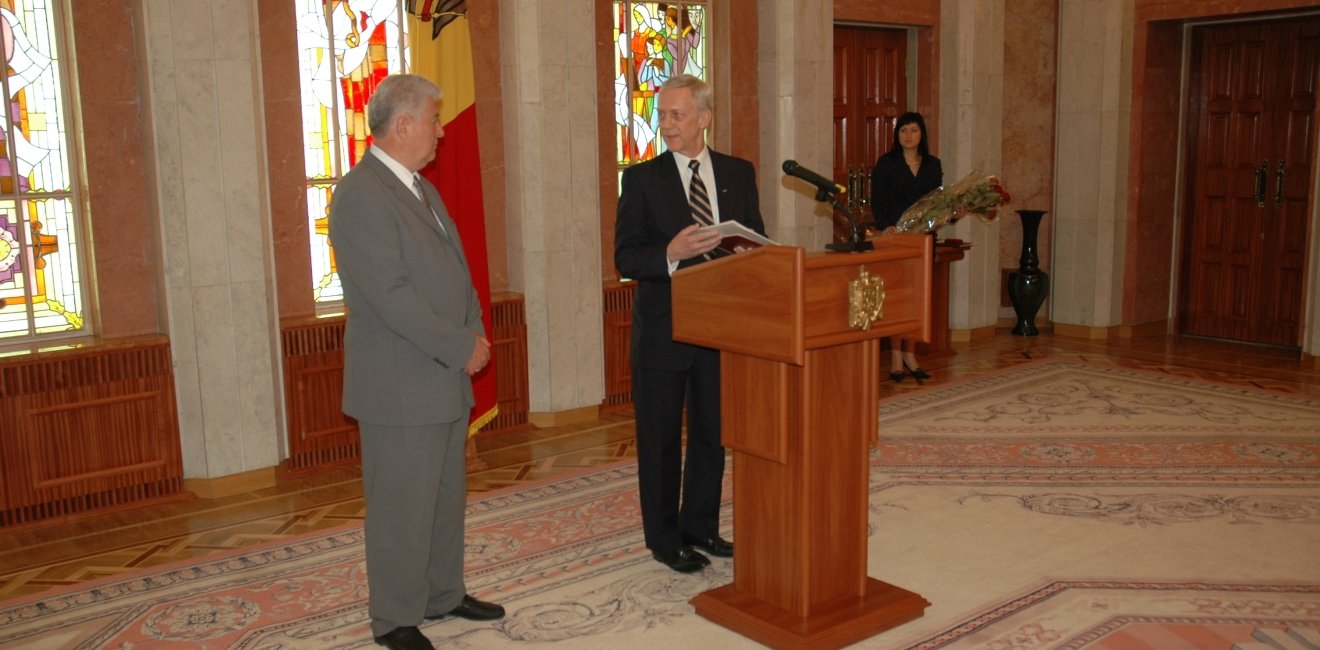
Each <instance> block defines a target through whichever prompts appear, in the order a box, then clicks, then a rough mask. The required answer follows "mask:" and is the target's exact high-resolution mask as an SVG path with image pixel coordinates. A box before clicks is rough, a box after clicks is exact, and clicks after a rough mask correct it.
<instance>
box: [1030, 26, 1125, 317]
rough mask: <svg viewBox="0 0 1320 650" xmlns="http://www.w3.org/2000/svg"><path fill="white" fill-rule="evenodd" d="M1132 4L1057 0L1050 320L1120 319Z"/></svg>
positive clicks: (1121, 315)
mask: <svg viewBox="0 0 1320 650" xmlns="http://www.w3.org/2000/svg"><path fill="white" fill-rule="evenodd" d="M1132 24H1133V19H1132V3H1131V2H1112V1H1111V0H1062V1H1061V2H1060V3H1059V39H1058V43H1059V64H1058V83H1059V95H1058V114H1057V121H1056V123H1055V124H1056V129H1057V132H1056V136H1055V138H1056V139H1055V142H1056V147H1057V149H1056V152H1057V153H1056V157H1055V166H1056V168H1055V178H1056V185H1055V190H1054V194H1055V197H1054V214H1053V215H1052V218H1053V219H1054V242H1053V244H1054V255H1053V263H1054V268H1053V271H1052V274H1051V275H1052V277H1051V283H1052V284H1053V288H1052V289H1051V292H1050V293H1051V295H1050V301H1051V304H1052V308H1051V310H1050V319H1051V320H1052V321H1054V322H1055V323H1067V324H1072V325H1081V326H1086V327H1092V328H1104V327H1111V326H1115V325H1120V324H1122V318H1123V314H1122V303H1123V268H1124V262H1123V260H1124V243H1125V235H1124V233H1125V232H1126V231H1127V218H1128V215H1127V205H1128V197H1127V178H1128V154H1129V137H1128V131H1129V125H1130V124H1131V104H1132V97H1131V89H1132Z"/></svg>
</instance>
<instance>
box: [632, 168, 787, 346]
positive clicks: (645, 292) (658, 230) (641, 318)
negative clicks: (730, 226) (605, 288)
mask: <svg viewBox="0 0 1320 650" xmlns="http://www.w3.org/2000/svg"><path fill="white" fill-rule="evenodd" d="M710 161H711V169H712V171H713V172H714V174H715V192H716V193H717V194H718V195H719V198H718V199H717V201H718V203H719V207H720V221H738V222H740V223H742V224H743V225H744V226H747V227H748V228H751V229H752V230H755V231H756V232H758V233H761V234H762V235H764V234H765V224H764V223H762V221H761V207H760V200H759V199H758V198H757V195H756V171H755V169H754V168H753V167H752V164H751V163H750V162H748V161H746V160H743V159H741V158H734V157H733V156H726V155H723V154H720V153H717V152H715V151H711V152H710ZM620 184H621V185H622V190H623V192H622V195H621V196H620V197H619V211H618V218H617V220H616V222H615V224H614V266H615V268H617V269H618V271H619V275H621V276H622V277H625V278H629V279H632V280H637V293H636V295H635V296H634V298H633V320H632V358H633V360H634V363H637V364H640V365H642V366H646V367H649V368H656V369H662V370H682V369H685V368H687V367H688V365H689V364H691V362H692V355H693V352H694V351H695V350H696V348H695V347H694V346H691V345H688V344H685V343H677V342H675V341H674V338H673V325H674V321H673V316H672V304H671V300H672V296H671V293H670V283H669V266H668V263H667V261H666V257H665V247H667V246H668V245H669V242H670V240H672V239H673V238H674V236H675V235H677V234H678V232H679V231H680V230H682V229H684V228H686V227H688V226H690V225H692V223H693V221H692V208H691V206H690V205H689V204H688V199H687V192H686V190H685V189H684V187H683V180H682V176H680V175H679V173H678V167H677V165H676V164H675V163H674V154H673V153H671V152H668V151H666V152H665V153H663V154H660V155H659V156H656V157H655V158H654V159H652V160H648V161H646V162H644V163H638V164H636V165H633V166H632V167H629V168H628V169H625V170H624V172H623V179H622V180H621V183H620ZM704 261H705V259H704V258H702V257H699V256H698V257H694V258H692V259H687V260H683V261H682V262H681V263H680V264H679V268H687V267H689V266H692V265H693V264H700V263H701V262H704Z"/></svg>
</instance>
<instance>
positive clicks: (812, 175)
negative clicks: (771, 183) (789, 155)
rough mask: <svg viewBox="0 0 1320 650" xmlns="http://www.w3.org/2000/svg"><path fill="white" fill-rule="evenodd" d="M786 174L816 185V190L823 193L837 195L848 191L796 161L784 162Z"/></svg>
mask: <svg viewBox="0 0 1320 650" xmlns="http://www.w3.org/2000/svg"><path fill="white" fill-rule="evenodd" d="M784 173H785V174H788V175H789V176H796V177H798V178H800V179H802V180H804V181H806V182H808V183H811V184H812V185H815V186H816V188H817V189H819V190H820V191H822V192H829V193H831V194H837V193H840V192H846V191H847V188H845V187H844V186H842V185H839V184H838V183H835V182H834V181H832V180H830V179H828V178H825V177H824V176H821V175H820V174H817V173H816V172H813V171H811V170H810V169H807V168H806V167H803V166H801V165H799V164H797V161H796V160H785V161H784Z"/></svg>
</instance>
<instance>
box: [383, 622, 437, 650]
mask: <svg viewBox="0 0 1320 650" xmlns="http://www.w3.org/2000/svg"><path fill="white" fill-rule="evenodd" d="M376 643H378V644H380V645H383V646H385V647H386V648H390V650H435V646H433V645H431V640H430V639H428V638H426V635H424V634H422V632H421V630H418V629H417V628H415V627H396V628H394V629H393V630H390V631H389V632H388V633H386V634H382V635H380V636H378V637H376Z"/></svg>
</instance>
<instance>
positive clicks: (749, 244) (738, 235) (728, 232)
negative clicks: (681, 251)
mask: <svg viewBox="0 0 1320 650" xmlns="http://www.w3.org/2000/svg"><path fill="white" fill-rule="evenodd" d="M707 230H714V231H715V232H718V233H720V234H721V235H723V236H724V239H721V240H720V243H719V245H717V246H716V247H715V248H718V249H720V250H722V251H724V252H726V253H736V252H737V249H739V248H760V247H762V246H778V245H779V242H776V241H774V240H773V239H770V238H768V237H765V236H763V235H761V234H760V233H758V232H756V231H755V230H752V229H751V228H748V227H747V226H744V225H742V224H741V223H738V222H737V221H721V222H719V223H717V224H715V225H713V226H705V227H703V228H701V229H700V230H699V231H698V232H704V231H707Z"/></svg>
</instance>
